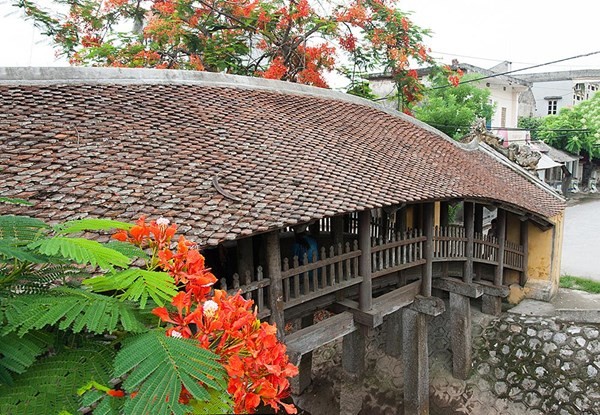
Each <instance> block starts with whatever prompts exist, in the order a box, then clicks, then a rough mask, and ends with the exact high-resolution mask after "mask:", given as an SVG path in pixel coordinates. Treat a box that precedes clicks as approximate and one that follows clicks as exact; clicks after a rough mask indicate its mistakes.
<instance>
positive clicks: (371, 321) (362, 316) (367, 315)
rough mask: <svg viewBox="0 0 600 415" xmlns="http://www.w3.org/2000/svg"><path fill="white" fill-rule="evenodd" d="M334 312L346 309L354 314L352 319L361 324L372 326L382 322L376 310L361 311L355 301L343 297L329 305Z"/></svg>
mask: <svg viewBox="0 0 600 415" xmlns="http://www.w3.org/2000/svg"><path fill="white" fill-rule="evenodd" d="M331 309H332V310H333V311H334V312H336V311H337V312H340V311H348V312H350V313H352V315H353V316H354V321H355V322H356V323H358V324H361V325H363V326H366V327H369V328H373V327H377V326H380V325H381V324H382V323H383V316H382V315H381V313H380V312H379V311H377V310H374V309H373V310H369V311H362V310H361V309H360V307H359V305H358V303H357V302H356V301H352V300H350V299H344V300H340V301H336V302H335V304H333V305H332V306H331Z"/></svg>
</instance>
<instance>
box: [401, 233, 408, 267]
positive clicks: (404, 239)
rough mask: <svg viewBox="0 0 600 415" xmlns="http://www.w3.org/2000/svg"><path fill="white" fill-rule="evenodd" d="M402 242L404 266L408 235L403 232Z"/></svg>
mask: <svg viewBox="0 0 600 415" xmlns="http://www.w3.org/2000/svg"><path fill="white" fill-rule="evenodd" d="M402 240H403V241H404V243H403V244H402V264H406V263H407V262H406V254H407V252H406V251H407V250H408V247H407V246H406V241H407V240H408V233H407V232H406V231H404V236H403V238H402Z"/></svg>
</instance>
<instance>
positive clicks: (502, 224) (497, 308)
mask: <svg viewBox="0 0 600 415" xmlns="http://www.w3.org/2000/svg"><path fill="white" fill-rule="evenodd" d="M496 222H497V224H496V226H497V233H498V258H497V259H498V264H497V265H496V269H495V273H494V285H496V286H499V285H502V283H503V277H504V243H505V240H506V212H505V211H504V210H503V209H501V208H498V216H497V218H496ZM481 311H482V312H484V313H486V314H490V315H493V316H498V315H500V313H501V312H502V298H501V297H498V296H493V295H488V294H484V295H483V296H482V297H481Z"/></svg>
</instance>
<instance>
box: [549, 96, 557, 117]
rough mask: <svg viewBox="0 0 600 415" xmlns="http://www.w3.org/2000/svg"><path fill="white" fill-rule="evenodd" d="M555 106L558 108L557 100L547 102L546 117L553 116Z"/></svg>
mask: <svg viewBox="0 0 600 415" xmlns="http://www.w3.org/2000/svg"><path fill="white" fill-rule="evenodd" d="M557 106H558V100H556V99H550V100H548V115H555V114H556V107H557Z"/></svg>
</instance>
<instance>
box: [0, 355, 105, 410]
mask: <svg viewBox="0 0 600 415" xmlns="http://www.w3.org/2000/svg"><path fill="white" fill-rule="evenodd" d="M112 359H113V352H112V350H110V349H108V348H106V347H104V346H101V345H99V344H98V345H94V347H92V345H88V346H86V347H85V348H83V349H65V350H64V351H63V352H61V353H59V354H57V355H55V356H52V357H48V358H45V359H41V360H40V361H39V362H37V363H35V364H34V365H32V366H31V367H30V368H29V369H28V370H27V371H26V372H24V373H23V374H21V375H17V376H15V382H14V385H13V386H3V387H2V388H0V413H1V414H3V415H4V414H6V415H8V414H11V415H21V414H23V415H32V414H57V413H59V412H60V411H67V412H70V413H73V414H75V413H78V412H77V410H78V408H79V406H80V403H79V399H80V398H79V397H78V396H77V389H78V388H79V387H80V386H81V385H83V384H85V383H87V382H89V381H90V380H95V381H97V382H100V383H104V384H107V383H108V381H109V380H110V374H111V371H112V365H111V364H112Z"/></svg>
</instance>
